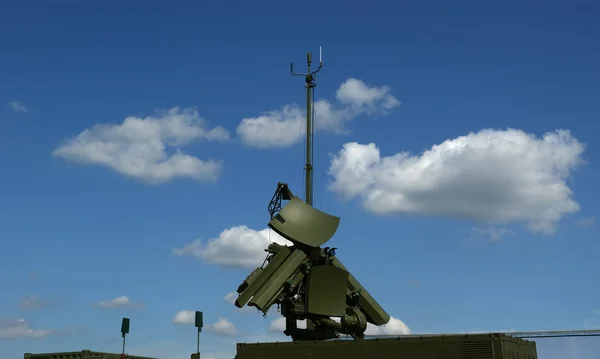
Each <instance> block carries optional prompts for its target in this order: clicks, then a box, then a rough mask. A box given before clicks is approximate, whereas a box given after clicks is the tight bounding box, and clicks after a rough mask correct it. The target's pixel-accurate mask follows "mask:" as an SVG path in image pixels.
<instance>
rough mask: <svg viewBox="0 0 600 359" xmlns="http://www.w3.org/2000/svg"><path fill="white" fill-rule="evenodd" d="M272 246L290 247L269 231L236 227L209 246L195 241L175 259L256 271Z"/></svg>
mask: <svg viewBox="0 0 600 359" xmlns="http://www.w3.org/2000/svg"><path fill="white" fill-rule="evenodd" d="M273 242H274V243H279V244H283V245H291V242H289V241H288V240H286V239H285V238H283V237H281V236H280V235H278V234H277V233H275V232H274V231H273V230H271V229H270V228H266V229H263V230H261V231H255V230H253V229H250V228H248V227H247V226H237V227H231V228H229V229H226V230H224V231H223V232H221V233H220V234H219V237H217V238H211V239H209V240H208V242H207V243H206V244H203V243H202V242H201V241H200V239H196V240H195V241H193V242H191V243H188V244H186V245H184V246H183V247H182V248H175V249H173V255H176V256H193V257H196V258H198V259H201V260H203V261H205V262H206V263H210V264H216V265H221V266H226V267H240V268H247V269H254V268H256V267H259V266H260V265H261V264H262V263H263V261H264V260H265V258H266V255H267V253H266V252H265V249H266V248H267V247H268V246H269V244H270V243H273Z"/></svg>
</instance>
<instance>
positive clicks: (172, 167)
mask: <svg viewBox="0 0 600 359" xmlns="http://www.w3.org/2000/svg"><path fill="white" fill-rule="evenodd" d="M200 139H203V140H210V141H226V140H229V133H228V132H227V131H226V130H225V129H224V128H222V127H215V128H212V129H208V128H207V125H206V123H205V122H204V120H203V119H202V118H200V115H199V114H198V111H196V110H195V109H183V110H182V109H180V108H178V107H174V108H171V109H169V110H166V111H159V112H157V113H156V114H155V115H154V116H148V117H145V118H140V117H135V116H129V117H127V118H125V120H124V121H123V123H121V124H120V125H116V124H99V125H94V126H93V127H91V128H89V129H86V130H84V131H83V132H81V133H80V134H78V135H77V136H75V137H73V138H70V139H68V140H66V141H65V143H64V144H63V145H62V146H60V147H59V148H57V149H56V150H55V151H54V152H53V153H52V154H53V155H54V156H57V157H61V158H63V159H65V160H68V161H73V162H76V163H81V164H93V165H100V166H104V167H108V168H111V169H113V170H115V171H117V172H118V173H120V174H123V175H125V176H129V177H132V178H136V179H139V180H143V181H146V182H149V183H164V182H168V181H170V180H173V179H175V178H180V177H189V178H193V179H195V180H198V181H216V180H217V179H218V177H219V175H220V172H221V167H222V164H221V162H220V161H217V160H201V159H199V158H197V157H194V156H191V155H188V154H185V153H183V152H182V151H181V150H180V147H183V146H185V145H187V144H189V143H191V142H192V141H195V140H200ZM167 148H172V149H173V150H172V151H171V152H172V153H171V154H169V153H168V151H167Z"/></svg>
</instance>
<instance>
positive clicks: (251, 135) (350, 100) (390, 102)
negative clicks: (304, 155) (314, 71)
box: [237, 78, 400, 148]
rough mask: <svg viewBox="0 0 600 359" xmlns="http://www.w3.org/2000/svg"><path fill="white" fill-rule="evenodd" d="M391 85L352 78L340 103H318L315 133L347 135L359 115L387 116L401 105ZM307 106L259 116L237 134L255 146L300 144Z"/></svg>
mask: <svg viewBox="0 0 600 359" xmlns="http://www.w3.org/2000/svg"><path fill="white" fill-rule="evenodd" d="M390 92H391V89H390V88H389V87H388V86H380V87H377V86H375V87H371V86H368V85H367V84H365V83H364V82H362V81H361V80H358V79H355V78H349V79H348V80H346V81H345V82H344V83H342V84H341V85H340V87H339V88H338V90H337V92H336V97H337V100H338V102H339V103H338V104H337V105H334V104H332V103H330V102H329V101H326V100H318V101H315V104H314V110H315V130H317V131H329V132H333V133H344V132H346V129H345V127H344V124H345V123H346V122H348V121H350V120H352V119H354V118H356V117H357V116H359V115H362V114H365V115H368V116H373V115H376V114H381V115H386V114H387V113H388V112H389V111H390V110H392V109H393V108H395V107H397V106H399V105H400V102H399V101H398V100H397V99H396V98H395V97H394V96H392V95H391V94H390ZM305 122H306V110H305V107H304V106H298V105H295V104H294V105H286V106H283V107H282V108H281V109H279V110H275V111H269V112H265V113H263V114H261V115H260V116H258V117H248V118H244V119H242V121H241V122H240V124H239V125H238V127H237V134H238V136H240V137H241V139H242V141H243V142H244V143H245V144H247V145H249V146H253V147H258V148H268V147H287V146H290V145H293V144H295V143H297V142H298V141H300V139H301V138H303V136H304V135H305V133H306V125H305Z"/></svg>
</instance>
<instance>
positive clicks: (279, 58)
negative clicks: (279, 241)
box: [0, 0, 600, 359]
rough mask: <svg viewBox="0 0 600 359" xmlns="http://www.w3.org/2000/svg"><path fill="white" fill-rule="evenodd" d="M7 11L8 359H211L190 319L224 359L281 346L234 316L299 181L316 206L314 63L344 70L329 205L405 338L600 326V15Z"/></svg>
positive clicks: (253, 321) (329, 102)
mask: <svg viewBox="0 0 600 359" xmlns="http://www.w3.org/2000/svg"><path fill="white" fill-rule="evenodd" d="M1 6H2V9H3V10H2V11H1V12H0V48H1V49H2V52H1V56H0V104H1V105H2V108H1V109H0V166H1V167H0V168H3V171H2V173H1V176H0V240H1V243H2V248H3V250H2V251H0V269H1V270H2V273H3V274H2V275H1V276H0V288H1V292H0V293H1V295H0V318H1V319H0V334H1V337H0V348H2V349H1V351H2V353H3V354H6V355H3V356H6V357H18V356H20V355H22V354H23V353H24V352H52V351H76V350H82V349H94V350H102V351H110V352H118V351H119V350H120V333H119V329H120V320H121V318H122V317H123V316H127V317H130V318H131V320H132V324H131V334H130V336H129V337H128V343H129V344H128V352H130V353H132V354H138V355H155V356H159V357H162V358H170V359H178V358H184V357H189V353H190V352H192V351H193V350H194V348H195V332H194V329H193V327H192V326H190V325H189V324H185V322H186V320H185V319H186V316H185V312H183V313H181V314H179V317H178V318H179V319H182V321H183V322H184V324H178V323H175V321H176V320H175V319H176V315H177V314H178V313H180V312H181V311H186V310H192V311H193V310H202V311H204V313H205V314H204V315H205V322H206V323H207V324H210V326H208V327H207V328H206V330H205V332H203V333H204V334H203V344H202V348H203V353H205V356H203V357H205V358H206V357H209V356H211V357H214V358H231V357H233V353H234V351H235V346H234V343H235V342H239V341H259V340H260V341H263V340H276V339H279V340H280V339H281V335H278V334H277V333H274V332H271V331H270V330H269V328H270V324H271V321H272V320H276V319H277V314H273V315H272V316H269V317H267V318H262V317H261V316H260V315H259V314H257V313H253V312H248V311H246V310H244V311H240V310H237V309H236V308H235V307H234V306H233V305H232V304H231V303H229V302H228V301H227V300H225V297H226V296H227V294H228V293H230V292H232V291H234V290H235V289H236V288H237V286H238V285H239V284H240V283H241V281H242V280H243V279H244V278H245V276H246V275H247V274H248V273H249V271H250V270H251V268H254V266H255V265H256V264H255V263H256V261H257V258H258V261H260V257H261V255H262V254H261V248H262V247H263V245H265V243H267V241H268V239H269V235H268V234H267V237H265V236H263V234H264V233H266V232H260V231H262V230H264V229H265V228H266V224H267V222H268V219H269V217H268V212H267V204H268V201H269V200H270V198H271V195H272V193H273V191H274V189H275V185H276V183H277V182H278V181H285V182H288V183H289V184H290V187H291V189H292V191H294V192H295V193H296V194H298V195H302V185H303V173H302V167H303V162H304V160H303V156H304V151H303V149H304V146H303V144H302V141H301V137H302V126H301V121H302V116H303V113H302V111H303V108H304V107H303V106H304V102H303V101H304V86H303V80H302V79H301V78H298V77H292V76H290V74H289V63H290V62H294V63H295V64H296V67H297V68H298V69H303V66H304V63H305V53H306V52H307V51H311V52H313V54H314V56H313V58H314V59H315V60H316V59H317V57H318V51H319V46H323V57H324V58H323V59H324V68H323V71H322V72H321V73H320V74H319V76H318V79H317V80H318V86H317V89H316V98H317V100H318V101H319V102H318V104H317V108H316V109H317V117H318V118H317V133H316V135H315V137H316V143H315V151H316V153H315V206H316V207H317V208H319V209H321V210H323V211H325V212H327V213H330V214H333V215H336V216H339V217H341V224H340V227H339V230H338V232H337V234H336V235H335V237H334V238H333V239H332V241H331V242H330V244H331V245H334V246H336V247H338V248H339V249H338V257H339V258H340V259H341V260H342V262H343V263H344V264H345V265H346V266H347V267H348V268H349V269H350V270H351V271H352V273H353V274H354V275H355V276H356V277H357V278H358V279H359V280H360V281H361V283H362V284H364V286H365V287H366V288H367V289H368V290H369V291H370V293H371V294H372V295H373V296H374V297H375V298H376V299H377V300H378V301H379V302H380V303H381V305H382V306H383V307H384V308H385V309H386V310H387V311H388V312H389V313H390V315H391V316H393V317H394V318H395V320H399V321H401V322H399V321H396V322H394V323H395V325H396V326H391V325H390V328H387V329H385V330H387V332H394V330H397V329H398V328H401V327H402V326H400V325H399V324H398V323H404V324H405V325H406V326H407V327H408V328H410V330H411V331H412V332H413V333H440V332H466V331H508V330H517V331H527V330H559V329H586V328H598V327H600V314H599V312H598V311H599V310H600V307H599V304H598V303H599V302H600V301H599V299H600V291H599V290H598V286H597V285H596V284H595V283H596V282H597V278H598V275H600V267H599V265H598V262H597V258H598V250H599V249H600V244H599V242H598V238H599V236H598V233H599V232H598V228H597V219H598V217H599V216H600V213H599V207H598V203H599V199H600V194H598V191H597V190H596V187H597V186H596V183H597V181H598V180H599V179H600V167H599V165H598V163H599V161H600V150H599V149H598V147H597V146H596V140H597V132H598V130H599V129H600V126H599V125H598V123H599V122H598V115H599V113H600V102H599V101H598V98H599V95H600V87H599V85H598V84H599V83H600V72H598V70H597V68H598V65H597V64H598V58H599V55H600V42H599V41H597V39H598V36H600V26H599V25H598V21H597V19H598V16H599V15H600V8H599V7H598V5H596V4H592V2H578V1H571V2H568V3H567V2H562V3H561V4H558V3H552V4H548V3H547V2H544V3H543V5H542V3H541V2H540V3H537V2H528V3H527V4H523V3H519V4H517V3H516V2H503V5H482V4H481V3H480V2H472V1H463V2H461V3H460V4H456V5H448V4H446V3H444V2H438V1H428V2H422V1H421V2H416V1H413V2H410V1H408V2H402V3H401V4H400V3H397V2H392V1H387V2H378V1H375V2H370V3H369V4H368V5H366V6H365V4H362V3H349V4H348V3H344V4H343V5H342V3H341V2H333V1H331V2H329V1H325V2H322V3H319V4H318V5H317V3H314V4H312V5H310V6H305V4H300V3H293V4H282V3H279V2H274V1H272V2H266V1H264V2H260V3H258V4H253V5H249V4H245V3H241V2H240V3H237V2H221V3H219V4H215V3H210V4H209V3H206V4H203V5H202V4H200V3H199V2H198V3H191V2H181V3H177V4H167V2H157V1H145V2H141V1H130V2H127V4H126V5H123V4H120V2H116V1H105V2H102V3H94V4H91V3H89V4H85V5H82V4H78V3H77V2H66V1H55V2H53V3H52V4H49V3H46V2H41V1H37V2H36V1H6V0H5V1H2V2H1ZM294 104H296V106H294ZM369 144H372V145H369ZM274 238H275V237H274V236H273V237H271V239H274ZM259 264H260V263H258V265H259ZM120 297H127V298H126V300H125V298H121V299H119V300H117V301H114V302H110V301H111V300H113V299H115V298H120ZM228 298H229V297H228ZM101 301H104V304H105V305H104V306H103V305H100V304H99V302H101ZM385 330H383V332H386V331H385ZM538 346H539V351H540V357H541V358H542V359H546V358H548V359H552V358H554V357H559V356H557V355H559V354H560V355H562V356H560V357H561V358H565V357H577V358H579V359H585V358H591V356H590V355H591V353H592V352H594V351H596V352H597V350H599V349H600V342H599V341H598V340H596V339H595V338H584V339H573V340H571V339H559V340H554V339H544V340H540V341H539V342H538ZM542 354H544V355H545V356H544V357H542ZM586 355H587V356H586Z"/></svg>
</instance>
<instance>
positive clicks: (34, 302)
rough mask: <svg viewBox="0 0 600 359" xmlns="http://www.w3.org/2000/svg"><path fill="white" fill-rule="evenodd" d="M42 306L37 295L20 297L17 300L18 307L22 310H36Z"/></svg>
mask: <svg viewBox="0 0 600 359" xmlns="http://www.w3.org/2000/svg"><path fill="white" fill-rule="evenodd" d="M41 306H42V300H41V299H40V297H39V296H37V295H30V296H27V297H21V298H20V299H19V307H20V308H21V309H23V310H36V309H40V307H41Z"/></svg>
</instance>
